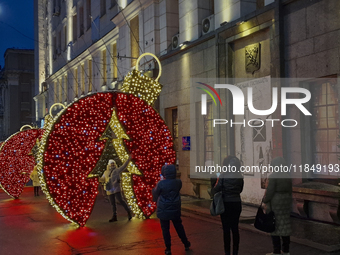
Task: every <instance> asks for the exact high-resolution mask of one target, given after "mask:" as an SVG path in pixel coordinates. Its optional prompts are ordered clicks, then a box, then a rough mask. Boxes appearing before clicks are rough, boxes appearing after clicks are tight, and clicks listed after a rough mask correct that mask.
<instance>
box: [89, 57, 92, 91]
mask: <svg viewBox="0 0 340 255" xmlns="http://www.w3.org/2000/svg"><path fill="white" fill-rule="evenodd" d="M90 91H92V60H91V59H89V92H90Z"/></svg>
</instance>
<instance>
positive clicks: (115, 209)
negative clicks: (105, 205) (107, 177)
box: [109, 192, 130, 215]
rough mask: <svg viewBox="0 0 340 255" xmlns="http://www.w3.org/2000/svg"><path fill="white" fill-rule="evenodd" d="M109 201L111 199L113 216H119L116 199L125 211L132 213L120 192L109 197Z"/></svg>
mask: <svg viewBox="0 0 340 255" xmlns="http://www.w3.org/2000/svg"><path fill="white" fill-rule="evenodd" d="M109 199H110V202H111V205H112V210H113V215H117V206H116V199H117V200H118V202H119V203H120V204H121V205H122V206H123V207H124V209H125V211H127V212H128V213H130V209H129V207H128V205H127V204H126V202H125V201H124V200H123V198H122V194H121V193H120V192H117V193H115V194H111V195H109Z"/></svg>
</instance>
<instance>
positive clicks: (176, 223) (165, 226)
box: [160, 218, 188, 249]
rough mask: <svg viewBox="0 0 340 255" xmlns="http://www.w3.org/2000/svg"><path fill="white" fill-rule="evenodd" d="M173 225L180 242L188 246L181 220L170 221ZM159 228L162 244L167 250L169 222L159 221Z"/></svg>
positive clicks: (169, 240) (168, 247)
mask: <svg viewBox="0 0 340 255" xmlns="http://www.w3.org/2000/svg"><path fill="white" fill-rule="evenodd" d="M171 221H172V224H173V225H174V227H175V229H176V232H177V235H178V236H179V238H180V239H181V240H182V243H183V244H184V245H187V244H188V238H187V236H186V234H185V230H184V227H183V224H182V220H181V218H178V219H175V220H171ZM160 222H161V228H162V232H163V238H164V243H165V246H166V248H167V249H170V248H171V235H170V220H160Z"/></svg>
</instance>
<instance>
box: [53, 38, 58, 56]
mask: <svg viewBox="0 0 340 255" xmlns="http://www.w3.org/2000/svg"><path fill="white" fill-rule="evenodd" d="M52 46H53V49H54V52H53V54H54V56H53V59H56V55H57V37H56V36H53V42H52Z"/></svg>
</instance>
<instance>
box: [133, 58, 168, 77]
mask: <svg viewBox="0 0 340 255" xmlns="http://www.w3.org/2000/svg"><path fill="white" fill-rule="evenodd" d="M147 55H149V56H151V57H153V58H154V59H156V61H157V63H158V66H159V73H158V76H157V78H156V79H155V81H157V82H158V79H159V78H160V77H161V75H162V66H161V62H160V61H159V59H158V58H157V57H156V55H154V54H152V53H150V52H146V53H143V54H142V55H140V56H139V58H138V59H137V62H136V70H137V71H139V70H138V66H139V61H140V60H141V59H142V57H144V56H147Z"/></svg>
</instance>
